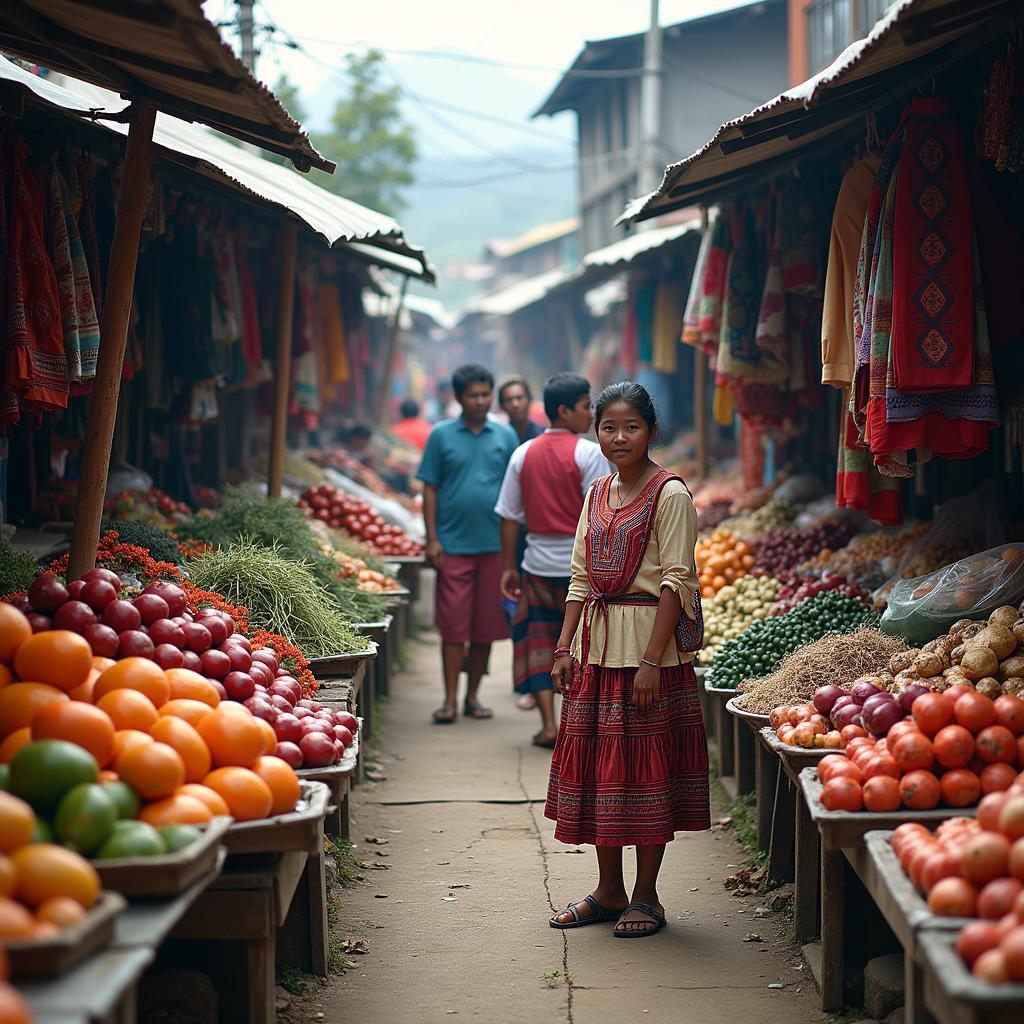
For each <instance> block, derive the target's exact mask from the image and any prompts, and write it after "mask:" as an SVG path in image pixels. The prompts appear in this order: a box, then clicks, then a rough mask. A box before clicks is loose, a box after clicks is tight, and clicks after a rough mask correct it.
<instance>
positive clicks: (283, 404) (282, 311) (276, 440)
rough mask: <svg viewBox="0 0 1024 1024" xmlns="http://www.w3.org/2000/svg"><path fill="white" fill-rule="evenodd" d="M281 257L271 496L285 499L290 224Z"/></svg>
mask: <svg viewBox="0 0 1024 1024" xmlns="http://www.w3.org/2000/svg"><path fill="white" fill-rule="evenodd" d="M283 243H284V245H283V251H282V254H281V296H280V299H279V301H278V306H277V358H276V361H275V363H274V414H273V419H272V420H271V421H270V468H269V470H268V473H267V495H268V496H269V497H271V498H280V497H281V481H282V480H283V478H284V437H285V431H286V428H287V426H288V392H289V389H290V388H291V380H292V320H293V316H294V312H295V261H296V253H297V250H298V245H299V226H298V224H296V223H295V221H289V222H288V223H287V224H286V225H285V228H284V239H283Z"/></svg>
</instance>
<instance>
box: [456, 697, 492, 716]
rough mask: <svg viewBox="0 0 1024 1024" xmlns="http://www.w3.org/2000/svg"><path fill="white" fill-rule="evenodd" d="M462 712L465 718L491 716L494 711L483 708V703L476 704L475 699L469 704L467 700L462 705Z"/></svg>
mask: <svg viewBox="0 0 1024 1024" xmlns="http://www.w3.org/2000/svg"><path fill="white" fill-rule="evenodd" d="M462 713H463V715H465V716H466V718H493V717H494V712H493V711H492V710H491V709H490V708H485V707H484V706H483V704H478V703H476V702H475V701H474V702H473V703H472V704H471V703H470V702H469V701H468V700H467V701H466V703H465V704H464V705H463V706H462Z"/></svg>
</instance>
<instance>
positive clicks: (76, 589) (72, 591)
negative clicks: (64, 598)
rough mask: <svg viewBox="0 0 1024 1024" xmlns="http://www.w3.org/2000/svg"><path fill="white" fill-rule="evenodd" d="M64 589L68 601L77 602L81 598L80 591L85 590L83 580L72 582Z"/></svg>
mask: <svg viewBox="0 0 1024 1024" xmlns="http://www.w3.org/2000/svg"><path fill="white" fill-rule="evenodd" d="M66 589H67V592H68V600H69V601H77V600H78V599H79V598H80V597H81V596H82V591H83V590H85V580H72V581H71V582H70V583H69V584H68V585H67V588H66Z"/></svg>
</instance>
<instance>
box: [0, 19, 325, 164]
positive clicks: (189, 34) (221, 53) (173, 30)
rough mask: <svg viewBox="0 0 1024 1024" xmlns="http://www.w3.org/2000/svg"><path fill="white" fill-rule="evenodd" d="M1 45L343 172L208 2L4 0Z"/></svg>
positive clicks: (304, 161)
mask: <svg viewBox="0 0 1024 1024" xmlns="http://www.w3.org/2000/svg"><path fill="white" fill-rule="evenodd" d="M0 50H3V51H6V52H8V53H16V54H18V55H19V56H21V57H24V58H26V59H28V60H31V61H35V62H36V63H39V64H41V65H43V66H44V67H46V68H52V69H54V70H57V71H62V72H65V73H67V74H70V75H74V76H75V77H76V78H80V79H82V80H84V81H87V82H92V83H93V84H95V85H100V86H103V87H105V88H107V89H113V90H115V91H116V92H118V93H120V94H121V95H123V96H147V97H149V98H151V99H153V100H154V101H155V102H156V105H157V107H158V108H159V109H160V110H163V111H166V112H168V113H171V114H176V115H179V116H181V117H184V118H186V119H187V120H190V121H201V122H202V123H203V124H208V125H210V126H211V127H213V128H217V129H218V130H220V131H222V132H225V133H226V134H228V135H233V136H235V137H236V138H238V139H242V140H243V141H245V142H251V143H252V144H253V145H256V146H259V147H260V148H261V149H266V150H270V151H272V152H275V153H280V154H282V155H284V156H287V157H289V158H290V159H291V160H292V161H293V162H294V163H295V165H296V166H297V167H299V168H300V169H301V170H308V169H309V168H310V166H315V167H321V168H323V169H324V170H328V171H332V170H334V165H333V164H332V163H331V162H330V161H329V160H325V159H324V158H323V157H322V156H321V155H320V154H319V153H318V152H317V151H316V150H315V149H314V148H313V145H312V143H311V142H310V141H309V136H308V135H306V133H305V132H304V131H303V129H302V125H300V124H299V123H298V121H296V120H295V119H294V118H293V117H292V116H291V115H290V114H289V113H288V111H287V110H285V109H284V107H283V106H281V103H280V101H279V100H278V99H277V97H276V96H275V95H274V94H273V93H272V92H271V91H270V90H269V89H268V88H267V87H266V86H265V85H263V84H262V83H261V82H259V81H258V80H257V79H256V78H255V77H253V75H252V73H251V72H250V71H249V69H248V68H247V67H246V66H245V65H244V64H243V63H242V62H241V61H240V60H239V59H238V58H237V57H236V56H235V54H234V52H233V51H232V50H231V47H230V46H228V45H227V44H226V43H225V42H224V41H223V40H222V39H221V37H220V33H219V32H218V31H217V27H216V26H215V25H214V24H213V23H212V22H210V21H208V20H207V18H206V16H205V15H204V14H203V11H202V7H201V6H200V3H199V0H4V2H3V3H2V4H0Z"/></svg>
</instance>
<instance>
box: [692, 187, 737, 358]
mask: <svg viewBox="0 0 1024 1024" xmlns="http://www.w3.org/2000/svg"><path fill="white" fill-rule="evenodd" d="M733 217H735V211H734V210H733V209H732V208H731V207H729V208H728V209H727V210H726V209H723V210H722V213H721V214H720V215H719V216H718V217H716V218H715V220H714V223H713V224H712V225H711V227H710V228H709V234H710V238H711V241H710V243H709V246H708V252H707V259H706V262H705V266H704V276H703V278H702V279H701V292H700V303H699V305H698V307H697V312H698V317H697V323H698V326H699V330H700V345H701V347H702V348H703V349H704V352H705V354H706V355H708V356H710V357H711V358H712V359H716V358H717V356H718V345H719V340H720V339H721V336H722V307H723V305H724V303H725V276H726V270H727V268H728V263H729V256H730V254H731V252H732V237H733V235H732V226H731V221H732V219H733Z"/></svg>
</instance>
